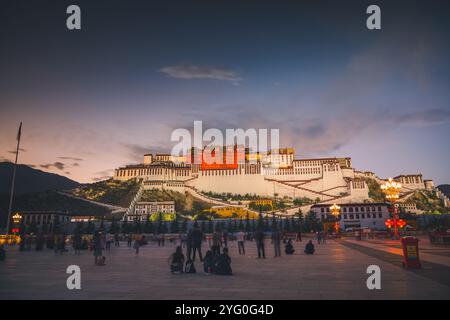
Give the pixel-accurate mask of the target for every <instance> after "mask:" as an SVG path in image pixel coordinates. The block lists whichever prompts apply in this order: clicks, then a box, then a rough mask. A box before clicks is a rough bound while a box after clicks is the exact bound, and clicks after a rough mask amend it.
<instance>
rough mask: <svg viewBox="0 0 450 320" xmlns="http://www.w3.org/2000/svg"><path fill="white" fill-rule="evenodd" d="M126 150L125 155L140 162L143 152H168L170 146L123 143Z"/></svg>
mask: <svg viewBox="0 0 450 320" xmlns="http://www.w3.org/2000/svg"><path fill="white" fill-rule="evenodd" d="M123 146H124V147H125V150H126V156H127V157H128V158H129V159H131V160H132V161H136V162H142V159H143V157H144V154H146V153H153V154H155V153H170V150H171V147H170V146H167V147H161V146H157V145H154V146H143V145H139V144H133V143H128V144H123Z"/></svg>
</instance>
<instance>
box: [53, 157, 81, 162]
mask: <svg viewBox="0 0 450 320" xmlns="http://www.w3.org/2000/svg"><path fill="white" fill-rule="evenodd" d="M58 159H62V160H73V161H83V159H81V158H74V157H58Z"/></svg>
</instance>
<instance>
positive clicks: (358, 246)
mask: <svg viewBox="0 0 450 320" xmlns="http://www.w3.org/2000/svg"><path fill="white" fill-rule="evenodd" d="M338 242H339V243H340V244H342V245H344V246H346V247H348V248H351V249H354V250H356V251H359V252H362V253H365V254H366V255H368V256H371V257H374V258H377V259H380V260H382V261H385V262H388V263H391V264H393V265H396V266H398V267H399V268H403V267H402V257H401V256H399V255H398V254H397V253H391V252H390V251H391V250H389V249H386V250H383V249H380V248H375V247H374V246H368V245H366V243H364V244H363V243H362V241H353V240H341V241H339V240H338ZM360 242H361V243H360ZM388 250H389V252H388ZM404 270H405V271H406V272H413V273H415V274H417V275H419V276H422V277H425V278H428V279H431V280H434V281H436V282H439V283H441V284H444V285H446V286H449V287H450V267H448V266H446V265H442V264H438V263H433V262H430V261H425V260H422V269H404Z"/></svg>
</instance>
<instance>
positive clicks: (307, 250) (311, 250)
mask: <svg viewBox="0 0 450 320" xmlns="http://www.w3.org/2000/svg"><path fill="white" fill-rule="evenodd" d="M314 251H315V250H314V244H313V243H312V241H311V240H309V242H308V243H307V244H306V246H305V253H306V254H314Z"/></svg>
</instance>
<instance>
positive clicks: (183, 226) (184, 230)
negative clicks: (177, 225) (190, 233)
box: [181, 219, 187, 233]
mask: <svg viewBox="0 0 450 320" xmlns="http://www.w3.org/2000/svg"><path fill="white" fill-rule="evenodd" d="M181 232H183V233H186V232H187V220H186V219H184V220H183V222H182V223H181Z"/></svg>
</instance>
